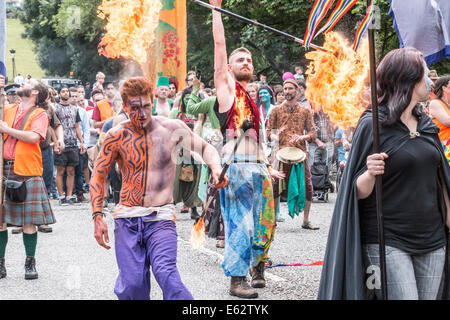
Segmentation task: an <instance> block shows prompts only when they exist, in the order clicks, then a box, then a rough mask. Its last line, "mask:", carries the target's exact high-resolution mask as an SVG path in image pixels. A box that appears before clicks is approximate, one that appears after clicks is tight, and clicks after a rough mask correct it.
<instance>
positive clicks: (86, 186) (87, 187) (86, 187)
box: [83, 183, 89, 193]
mask: <svg viewBox="0 0 450 320" xmlns="http://www.w3.org/2000/svg"><path fill="white" fill-rule="evenodd" d="M83 191H84V193H89V183H87V184H85V185H84V186H83Z"/></svg>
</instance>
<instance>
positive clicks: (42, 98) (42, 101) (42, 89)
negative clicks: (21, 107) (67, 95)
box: [33, 80, 50, 110]
mask: <svg viewBox="0 0 450 320" xmlns="http://www.w3.org/2000/svg"><path fill="white" fill-rule="evenodd" d="M33 90H38V91H39V94H38V95H37V97H36V106H37V107H39V108H42V109H44V110H47V109H48V107H49V106H48V102H47V99H48V97H49V95H50V91H49V89H48V87H47V86H46V85H45V84H44V83H42V82H41V81H37V80H36V83H34V84H33Z"/></svg>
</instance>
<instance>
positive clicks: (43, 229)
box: [38, 224, 53, 233]
mask: <svg viewBox="0 0 450 320" xmlns="http://www.w3.org/2000/svg"><path fill="white" fill-rule="evenodd" d="M38 231H40V232H43V233H50V232H52V231H53V229H52V227H49V226H47V225H45V224H43V225H41V226H38Z"/></svg>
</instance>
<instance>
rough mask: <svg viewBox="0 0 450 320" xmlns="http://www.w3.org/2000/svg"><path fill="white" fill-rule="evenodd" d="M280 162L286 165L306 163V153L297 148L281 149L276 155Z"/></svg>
mask: <svg viewBox="0 0 450 320" xmlns="http://www.w3.org/2000/svg"><path fill="white" fill-rule="evenodd" d="M276 157H277V159H278V161H280V162H283V163H286V164H295V163H300V162H303V161H305V159H306V153H305V152H304V151H302V150H301V149H299V148H296V147H286V148H283V149H280V150H279V151H278V152H277V155H276Z"/></svg>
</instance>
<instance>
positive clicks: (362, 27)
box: [353, 0, 374, 52]
mask: <svg viewBox="0 0 450 320" xmlns="http://www.w3.org/2000/svg"><path fill="white" fill-rule="evenodd" d="M373 12H374V7H373V0H370V6H369V8H368V10H367V14H366V16H365V17H364V20H363V21H362V23H361V25H360V26H359V28H358V31H356V37H355V42H354V43H353V51H355V52H356V50H358V47H359V44H360V43H361V39H362V37H363V35H364V33H365V32H366V30H367V28H368V27H369V24H370V23H371V22H372V18H373Z"/></svg>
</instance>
